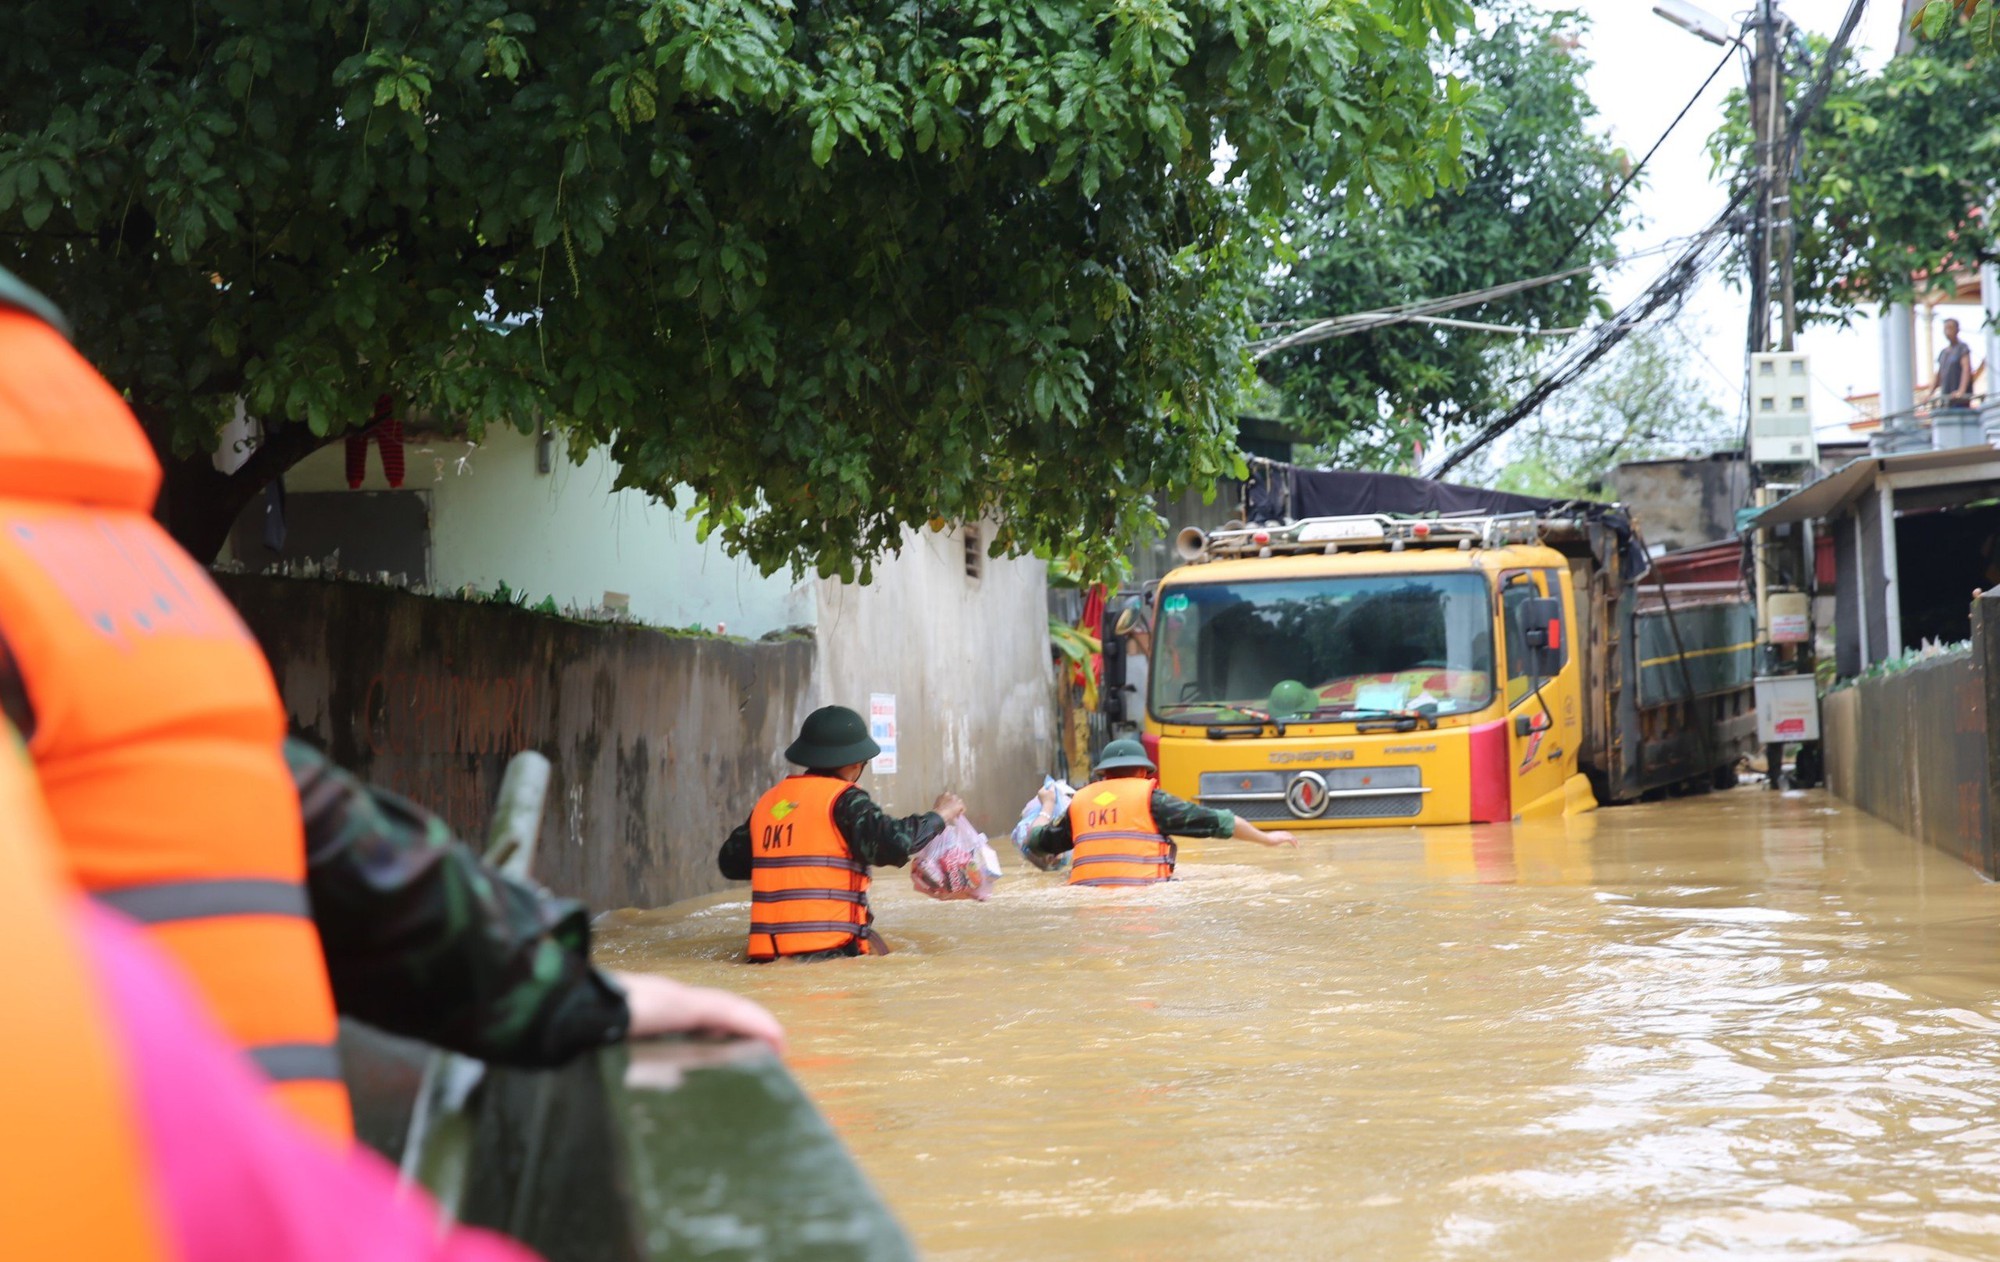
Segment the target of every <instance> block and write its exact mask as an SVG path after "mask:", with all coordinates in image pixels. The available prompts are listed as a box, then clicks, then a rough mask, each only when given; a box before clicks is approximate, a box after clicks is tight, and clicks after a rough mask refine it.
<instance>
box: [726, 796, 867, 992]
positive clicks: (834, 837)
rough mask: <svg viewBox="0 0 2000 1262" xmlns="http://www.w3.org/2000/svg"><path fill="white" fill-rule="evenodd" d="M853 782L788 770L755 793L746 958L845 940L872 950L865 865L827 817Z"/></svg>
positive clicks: (835, 945)
mask: <svg viewBox="0 0 2000 1262" xmlns="http://www.w3.org/2000/svg"><path fill="white" fill-rule="evenodd" d="M853 787H854V786H853V785H852V784H850V783H849V782H847V781H845V780H836V779H833V778H832V777H830V776H792V777H790V778H789V779H786V780H783V781H780V782H779V784H778V787H777V788H775V789H772V790H771V791H770V792H769V793H766V794H765V795H764V796H763V797H761V798H759V799H758V800H757V808H756V809H755V810H753V811H751V812H750V958H751V959H753V960H771V959H776V958H777V957H779V956H781V955H811V954H813V953H815V952H818V951H836V950H840V949H842V948H845V947H847V946H849V945H850V944H852V945H853V946H854V948H855V949H856V950H857V951H858V952H859V953H860V954H862V955H869V954H872V953H873V950H872V948H871V946H870V944H869V941H868V935H867V933H866V930H867V928H868V922H869V921H870V920H872V919H874V917H873V915H872V913H870V911H869V910H868V865H867V864H865V863H861V862H858V861H857V860H856V859H855V858H854V852H853V851H852V850H850V849H848V846H847V839H846V838H845V837H843V836H841V835H840V829H838V828H836V827H835V826H834V823H833V804H834V803H835V802H837V801H839V800H840V795H841V794H843V793H845V792H847V791H848V790H849V789H851V788H853Z"/></svg>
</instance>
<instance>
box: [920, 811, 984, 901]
mask: <svg viewBox="0 0 2000 1262" xmlns="http://www.w3.org/2000/svg"><path fill="white" fill-rule="evenodd" d="M999 879H1000V856H999V855H996V854H994V853H993V847H991V846H989V845H987V844H986V834H985V833H982V832H980V831H979V830H978V829H976V828H974V827H973V826H972V825H971V824H970V823H969V822H967V820H966V818H965V816H963V815H961V816H959V817H958V818H957V819H955V820H953V821H951V823H949V824H946V825H945V826H944V831H943V832H941V833H939V834H938V835H937V836H935V837H933V838H931V840H930V841H929V843H927V844H926V845H925V846H924V848H923V849H921V850H919V851H917V853H916V854H914V855H912V856H910V884H911V886H913V887H914V888H915V889H916V891H917V893H919V894H923V895H926V896H928V897H930V898H936V899H943V900H946V901H949V900H952V899H960V898H970V899H976V900H977V901H979V902H982V903H983V902H985V901H986V900H987V899H989V898H991V897H993V886H994V884H995V883H996V882H998V881H999Z"/></svg>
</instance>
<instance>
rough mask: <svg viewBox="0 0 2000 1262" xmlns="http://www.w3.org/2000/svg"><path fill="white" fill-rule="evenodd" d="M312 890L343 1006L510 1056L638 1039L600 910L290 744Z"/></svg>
mask: <svg viewBox="0 0 2000 1262" xmlns="http://www.w3.org/2000/svg"><path fill="white" fill-rule="evenodd" d="M285 760H286V761H287V762H288V763H289V764H290V765H291V769H292V778H293V780H294V781H295V782H296V783H297V785H298V790H299V805H300V806H301V808H303V811H304V814H305V824H306V861H307V889H308V891H309V893H310V894H311V896H312V908H313V922H314V923H315V924H316V925H317V926H318V927H319V933H320V940H321V942H322V943H323V944H324V946H325V949H326V962H327V971H328V973H329V975H330V976H331V977H332V979H333V997H334V1002H335V1004H336V1005H337V1006H338V1007H339V1009H340V1011H341V1013H342V1015H344V1016H351V1017H356V1018H359V1019H360V1020H362V1021H366V1022H367V1023H369V1024H370V1025H373V1026H377V1027H379V1028H381V1029H383V1030H387V1031H389V1032H390V1033H392V1034H401V1035H404V1036H406V1037H409V1038H415V1039H421V1040H423V1041H424V1042H427V1043H434V1044H436V1045H438V1046H440V1047H445V1048H449V1049H451V1050H452V1051H456V1052H463V1053H465V1054H466V1055H468V1056H476V1057H479V1058H480V1059H482V1060H489V1061H495V1062H498V1063H501V1064H507V1065H524V1066H542V1065H556V1064H560V1063H562V1062H563V1061H565V1060H568V1059H569V1058H570V1057H572V1056H575V1055H577V1054H578V1053H580V1052H585V1051H589V1050H590V1049H592V1048H596V1047H601V1046H603V1045H604V1044H606V1043H613V1042H617V1041H619V1040H621V1039H623V1038H624V1037H625V1034H626V1030H627V1028H628V1027H629V1026H630V1024H631V1013H630V1010H629V1009H628V1008H627V1007H626V1003H625V997H624V994H623V993H622V992H621V991H619V989H618V988H617V987H616V986H615V985H614V984H613V983H612V982H611V980H610V979H609V978H607V977H605V976H604V975H603V974H602V973H600V972H598V971H597V970H596V969H594V968H592V967H591V965H590V913H589V911H588V909H587V908H585V907H584V906H583V904H581V903H578V902H576V901H574V900H572V899H567V898H557V897H555V896H554V895H552V894H549V893H548V892H547V891H545V890H542V889H540V888H538V887H535V886H532V885H527V884H522V883H516V882H513V881H510V880H508V879H507V878H505V877H502V876H501V875H500V874H499V873H497V872H494V871H493V870H492V869H490V868H487V867H486V866H485V865H483V864H481V863H480V861H479V859H478V857H477V856H476V855H474V854H473V853H472V850H471V849H470V848H469V847H468V846H466V845H465V843H463V842H461V841H459V840H458V839H457V838H455V837H453V836H452V835H451V830H450V829H449V828H447V827H446V826H445V823H444V821H443V820H440V819H439V818H438V817H437V816H435V815H432V814H430V813H429V812H428V811H425V810H424V809H423V808H421V807H419V806H417V805H415V804H414V803H411V802H409V801H407V800H405V799H403V798H401V797H398V796H396V795H395V794H393V793H389V792H386V791H384V790H381V789H377V788H374V787H372V786H370V785H366V784H363V783H362V782H361V781H360V780H358V779H356V778H355V777H354V776H352V775H350V774H348V773H347V772H345V771H342V770H341V769H340V768H338V767H336V766H334V765H333V764H332V763H331V762H330V761H328V759H327V757H326V755H324V754H322V753H320V752H319V751H318V750H317V749H314V748H313V747H312V746H310V745H308V744H306V743H304V742H303V741H298V740H288V741H286V742H285Z"/></svg>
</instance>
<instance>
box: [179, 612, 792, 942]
mask: <svg viewBox="0 0 2000 1262" xmlns="http://www.w3.org/2000/svg"><path fill="white" fill-rule="evenodd" d="M218 581H219V582H220V583H221V585H222V587H223V590H224V591H226V592H227V593H228V594H229V597H230V599H231V600H233V601H235V602H236V605H237V608H238V609H240V610H241V611H242V613H243V615H244V618H245V620H246V621H247V622H248V623H249V624H250V627H251V629H252V630H253V631H254V632H255V633H256V634H257V638H258V639H259V641H261V642H262V644H263V645H264V649H265V652H266V654H267V655H268V656H269V657H270V659H271V662H272V664H273V668H274V670H275V672H276V674H277V677H278V682H279V687H280V689H281V691H282V692H283V694H284V698H285V708H286V709H287V711H289V713H290V714H291V716H292V719H293V722H294V724H295V726H297V727H298V728H299V729H301V730H302V731H303V732H304V733H305V734H306V735H307V736H309V737H310V738H311V739H313V740H315V741H316V742H318V743H319V744H320V745H322V746H324V747H325V748H326V749H328V750H329V751H330V752H331V753H332V755H333V757H334V758H335V759H336V760H337V761H338V762H340V763H341V764H342V765H343V766H346V767H349V768H351V769H352V770H354V771H356V772H357V773H359V774H361V775H363V776H365V777H367V778H368V779H370V780H373V781H375V782H377V783H379V784H382V785H385V786H386V787H388V788H391V789H395V790H397V791H399V792H401V793H404V794H406V795H407V796H409V797H411V798H413V799H415V800H417V801H419V802H421V803H423V804H425V805H427V806H429V807H431V808H432V809H434V810H436V811H438V812H439V813H440V814H441V815H443V816H444V817H445V818H446V819H447V820H449V821H450V822H451V824H452V826H453V827H454V828H455V829H456V830H458V831H459V833H460V834H461V835H462V836H468V837H483V836H484V832H485V828H486V824H487V817H488V813H489V811H490V809H491V805H492V802H493V798H494V794H495V793H496V792H497V791H498V789H499V783H500V774H501V771H502V769H503V768H504V767H505V765H506V760H507V759H508V757H510V756H511V755H512V754H513V753H515V752H516V751H518V750H521V749H537V750H540V751H541V752H542V753H544V754H546V755H547V756H548V758H549V760H550V762H551V763H552V764H553V765H554V773H555V774H554V781H553V784H552V786H551V789H550V799H549V808H548V811H547V814H546V816H545V817H544V821H543V828H542V838H541V848H540V852H539V854H538V856H537V860H536V875H537V876H538V877H539V878H540V879H541V880H543V881H544V882H546V883H547V884H548V885H550V886H551V887H552V888H554V889H556V890H558V891H561V892H563V893H566V894H573V895H577V896H579V897H582V898H584V899H586V900H587V901H588V902H589V903H590V904H591V906H592V907H594V908H598V909H604V908H611V907H622V906H630V905H656V904H661V903H667V902H671V901H673V900H675V899H680V898H688V897H691V896H693V895H697V894H702V893H707V892H709V891H712V890H715V889H719V888H722V887H723V885H724V884H725V882H723V881H722V879H721V877H720V875H719V874H718V873H717V872H716V870H715V851H716V848H717V847H718V846H719V845H720V844H721V842H722V839H723V837H725V836H726V835H727V834H728V832H729V830H730V829H731V828H734V827H735V826H736V825H737V824H739V823H741V822H742V821H743V820H744V818H745V817H746V816H747V815H748V814H749V809H750V806H751V804H752V803H753V802H755V800H756V798H757V796H758V795H759V794H761V793H762V792H763V791H764V790H765V789H767V788H769V787H770V785H771V784H772V783H774V782H775V780H776V779H777V778H778V777H779V776H780V775H781V774H783V764H782V762H781V761H780V759H779V756H778V751H780V750H781V749H783V748H784V746H785V744H786V742H787V741H788V740H790V738H791V736H792V734H793V733H794V732H795V731H796V730H797V727H798V722H799V720H800V719H801V718H802V717H803V716H804V713H805V710H806V706H807V702H808V698H809V695H810V692H811V689H812V673H813V660H814V648H813V644H812V642H811V641H810V640H785V641H780V642H775V643H758V644H751V643H741V642H735V641H727V640H716V639H697V638H693V637H687V636H671V635H664V634H662V633H660V632H657V631H650V630H644V629H639V628H633V627H616V626H599V625H586V624H579V623H572V622H566V621H563V620H560V619H556V618H548V617H542V616H538V615H535V614H532V613H528V612H525V611H522V610H518V609H512V608H508V607H505V606H499V605H493V604H474V603H468V602H460V601H447V600H435V599H430V598H427V597H421V596H412V595H409V594H407V593H404V592H399V591H396V590H393V589H389V588H381V587H372V586H367V585H362V584H356V583H334V582H320V581H309V580H299V579H274V578H258V577H250V576H244V575H219V576H218Z"/></svg>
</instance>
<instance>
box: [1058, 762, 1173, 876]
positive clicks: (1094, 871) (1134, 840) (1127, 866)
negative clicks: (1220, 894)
mask: <svg viewBox="0 0 2000 1262" xmlns="http://www.w3.org/2000/svg"><path fill="white" fill-rule="evenodd" d="M1153 788H1154V785H1153V782H1152V781H1151V780H1150V779H1147V778H1144V777H1141V776H1124V777H1120V778H1118V779H1116V780H1099V781H1097V782H1096V783H1095V784H1087V785H1085V786H1084V787H1083V788H1081V789H1078V790H1077V791H1076V796H1075V797H1073V798H1071V799H1070V803H1069V831H1070V840H1071V841H1073V842H1074V843H1075V847H1076V848H1075V849H1074V850H1072V851H1071V852H1070V857H1069V883H1070V884H1071V885H1152V884H1155V883H1156V882H1159V881H1165V880H1169V879H1171V878H1172V877H1173V874H1174V849H1175V847H1174V843H1173V842H1172V841H1171V840H1169V839H1168V838H1167V837H1166V835H1165V834H1163V833H1162V832H1161V831H1160V827H1159V825H1158V824H1155V823H1154V822H1153Z"/></svg>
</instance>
